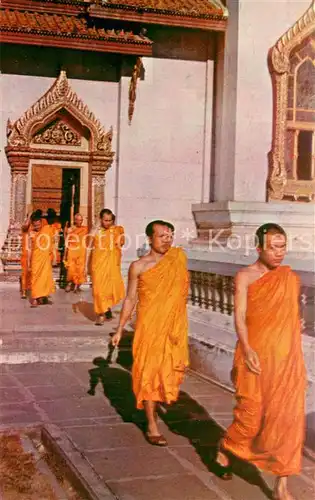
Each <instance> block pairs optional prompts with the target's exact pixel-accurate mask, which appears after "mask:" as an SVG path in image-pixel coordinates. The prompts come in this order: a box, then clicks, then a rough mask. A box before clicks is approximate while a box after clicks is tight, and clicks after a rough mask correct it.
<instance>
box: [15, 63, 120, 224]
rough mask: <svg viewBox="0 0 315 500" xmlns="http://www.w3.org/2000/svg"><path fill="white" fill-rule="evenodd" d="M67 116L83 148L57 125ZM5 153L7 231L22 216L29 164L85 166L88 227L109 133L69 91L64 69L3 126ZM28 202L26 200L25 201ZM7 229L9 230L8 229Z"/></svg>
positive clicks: (99, 201)
mask: <svg viewBox="0 0 315 500" xmlns="http://www.w3.org/2000/svg"><path fill="white" fill-rule="evenodd" d="M63 116H67V117H68V118H70V123H71V120H72V121H73V122H74V123H78V124H79V125H80V127H81V129H82V131H84V134H85V136H86V138H87V139H86V141H87V147H86V148H82V147H80V146H81V142H80V140H81V139H80V134H78V133H77V132H76V131H75V127H71V125H69V124H68V123H66V122H64V121H63ZM7 138H8V143H7V147H6V148H5V152H6V155H7V158H8V161H9V164H10V167H11V174H12V178H11V199H10V227H12V228H18V227H19V226H20V225H21V223H22V221H23V219H24V217H25V214H26V210H27V207H26V203H27V184H28V176H29V172H30V168H31V165H32V163H36V162H37V163H41V162H42V163H46V164H49V163H50V164H52V165H54V164H59V165H64V166H65V167H66V166H67V164H68V163H69V164H70V163H71V164H72V165H74V164H75V163H76V162H77V163H78V164H80V165H81V166H82V165H86V166H87V168H88V196H87V199H88V202H87V206H88V214H87V215H88V222H89V224H90V225H91V224H93V222H94V219H95V217H96V216H97V215H98V213H99V211H100V210H101V209H102V208H103V203H104V186H105V172H106V170H107V169H108V168H109V167H110V166H111V164H112V161H113V157H114V153H113V152H112V149H111V143H112V129H110V130H109V131H107V132H106V131H105V130H104V128H103V127H102V126H101V124H100V122H99V120H97V119H96V118H95V116H94V114H93V113H92V112H90V111H89V110H88V108H87V106H85V105H84V104H83V102H82V101H81V99H79V98H78V96H77V95H76V93H75V92H74V91H73V90H72V89H71V87H70V84H69V82H68V79H67V76H66V73H65V71H61V73H60V75H59V77H58V78H57V79H56V81H55V82H54V84H53V85H52V87H51V88H50V89H49V90H48V91H47V92H46V94H44V95H43V96H42V97H41V98H40V99H39V100H38V101H37V102H36V103H35V104H34V105H33V106H32V107H31V108H30V109H28V110H27V111H26V112H25V113H24V114H23V116H22V117H21V118H19V119H18V120H17V121H16V122H15V123H13V124H11V123H10V121H8V125H7ZM28 201H29V200H28ZM9 230H10V228H9Z"/></svg>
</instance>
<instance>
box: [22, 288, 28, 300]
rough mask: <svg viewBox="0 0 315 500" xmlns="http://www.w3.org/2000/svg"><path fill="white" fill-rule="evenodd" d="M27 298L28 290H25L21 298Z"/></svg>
mask: <svg viewBox="0 0 315 500" xmlns="http://www.w3.org/2000/svg"><path fill="white" fill-rule="evenodd" d="M26 298H27V294H26V290H23V291H22V293H21V299H26Z"/></svg>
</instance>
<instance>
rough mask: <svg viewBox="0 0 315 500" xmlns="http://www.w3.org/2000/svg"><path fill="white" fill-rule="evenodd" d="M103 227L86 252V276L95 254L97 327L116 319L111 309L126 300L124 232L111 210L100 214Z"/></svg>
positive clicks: (93, 283) (97, 231)
mask: <svg viewBox="0 0 315 500" xmlns="http://www.w3.org/2000/svg"><path fill="white" fill-rule="evenodd" d="M100 223H101V227H100V228H98V229H96V230H94V231H92V233H91V237H90V241H89V244H88V248H87V252H86V273H87V272H88V263H89V256H90V250H91V248H93V250H92V263H91V264H92V265H91V277H92V292H93V301H94V311H95V313H96V314H97V317H98V318H97V321H96V323H95V324H96V325H98V326H101V325H103V324H104V321H105V318H106V319H111V318H112V311H111V307H113V306H114V305H116V304H118V303H119V302H120V301H121V300H122V299H123V298H124V296H125V286H124V282H123V279H122V275H121V269H120V264H121V247H122V246H123V245H124V243H125V237H124V228H123V227H122V226H115V215H114V214H113V212H112V211H111V210H109V209H108V208H103V210H102V211H101V213H100Z"/></svg>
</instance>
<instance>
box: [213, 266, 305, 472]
mask: <svg viewBox="0 0 315 500" xmlns="http://www.w3.org/2000/svg"><path fill="white" fill-rule="evenodd" d="M298 297H299V279H298V277H297V276H296V274H295V273H293V271H292V270H291V268H290V267H288V266H282V267H279V268H277V269H275V270H273V271H269V272H268V273H267V274H265V275H264V276H262V277H261V278H260V279H258V280H257V281H255V282H254V283H252V284H251V285H250V286H249V290H248V303H247V317H246V323H247V328H248V339H249V344H250V346H251V347H252V349H254V350H255V351H256V352H257V354H258V357H259V360H260V364H261V370H262V371H261V374H260V375H255V374H253V373H252V372H250V371H249V369H248V368H247V366H246V365H245V362H244V357H243V354H242V351H241V348H240V345H239V344H237V347H236V352H235V358H234V367H233V372H232V376H233V382H234V384H235V388H236V401H237V404H236V407H235V409H234V421H233V423H232V425H231V426H230V427H229V428H228V430H227V433H226V436H225V438H224V441H223V443H222V444H223V447H224V448H225V449H227V450H229V451H231V452H232V453H233V454H235V455H237V456H239V457H240V458H242V459H244V460H248V461H250V462H252V463H253V464H254V465H256V466H257V467H258V468H260V469H262V470H265V471H268V472H272V473H273V474H275V475H279V476H288V475H291V474H297V473H298V472H299V471H300V468H301V452H302V446H303V440H304V427H305V410H304V400H305V388H306V373H305V366H304V359H303V353H302V344H301V327H300V315H299V305H298Z"/></svg>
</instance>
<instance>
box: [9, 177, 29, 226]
mask: <svg viewBox="0 0 315 500" xmlns="http://www.w3.org/2000/svg"><path fill="white" fill-rule="evenodd" d="M26 183H27V174H26V173H14V174H13V178H12V197H11V209H10V216H11V220H13V221H14V223H15V224H17V225H21V224H22V223H23V220H24V218H25V215H26V214H25V210H26Z"/></svg>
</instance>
